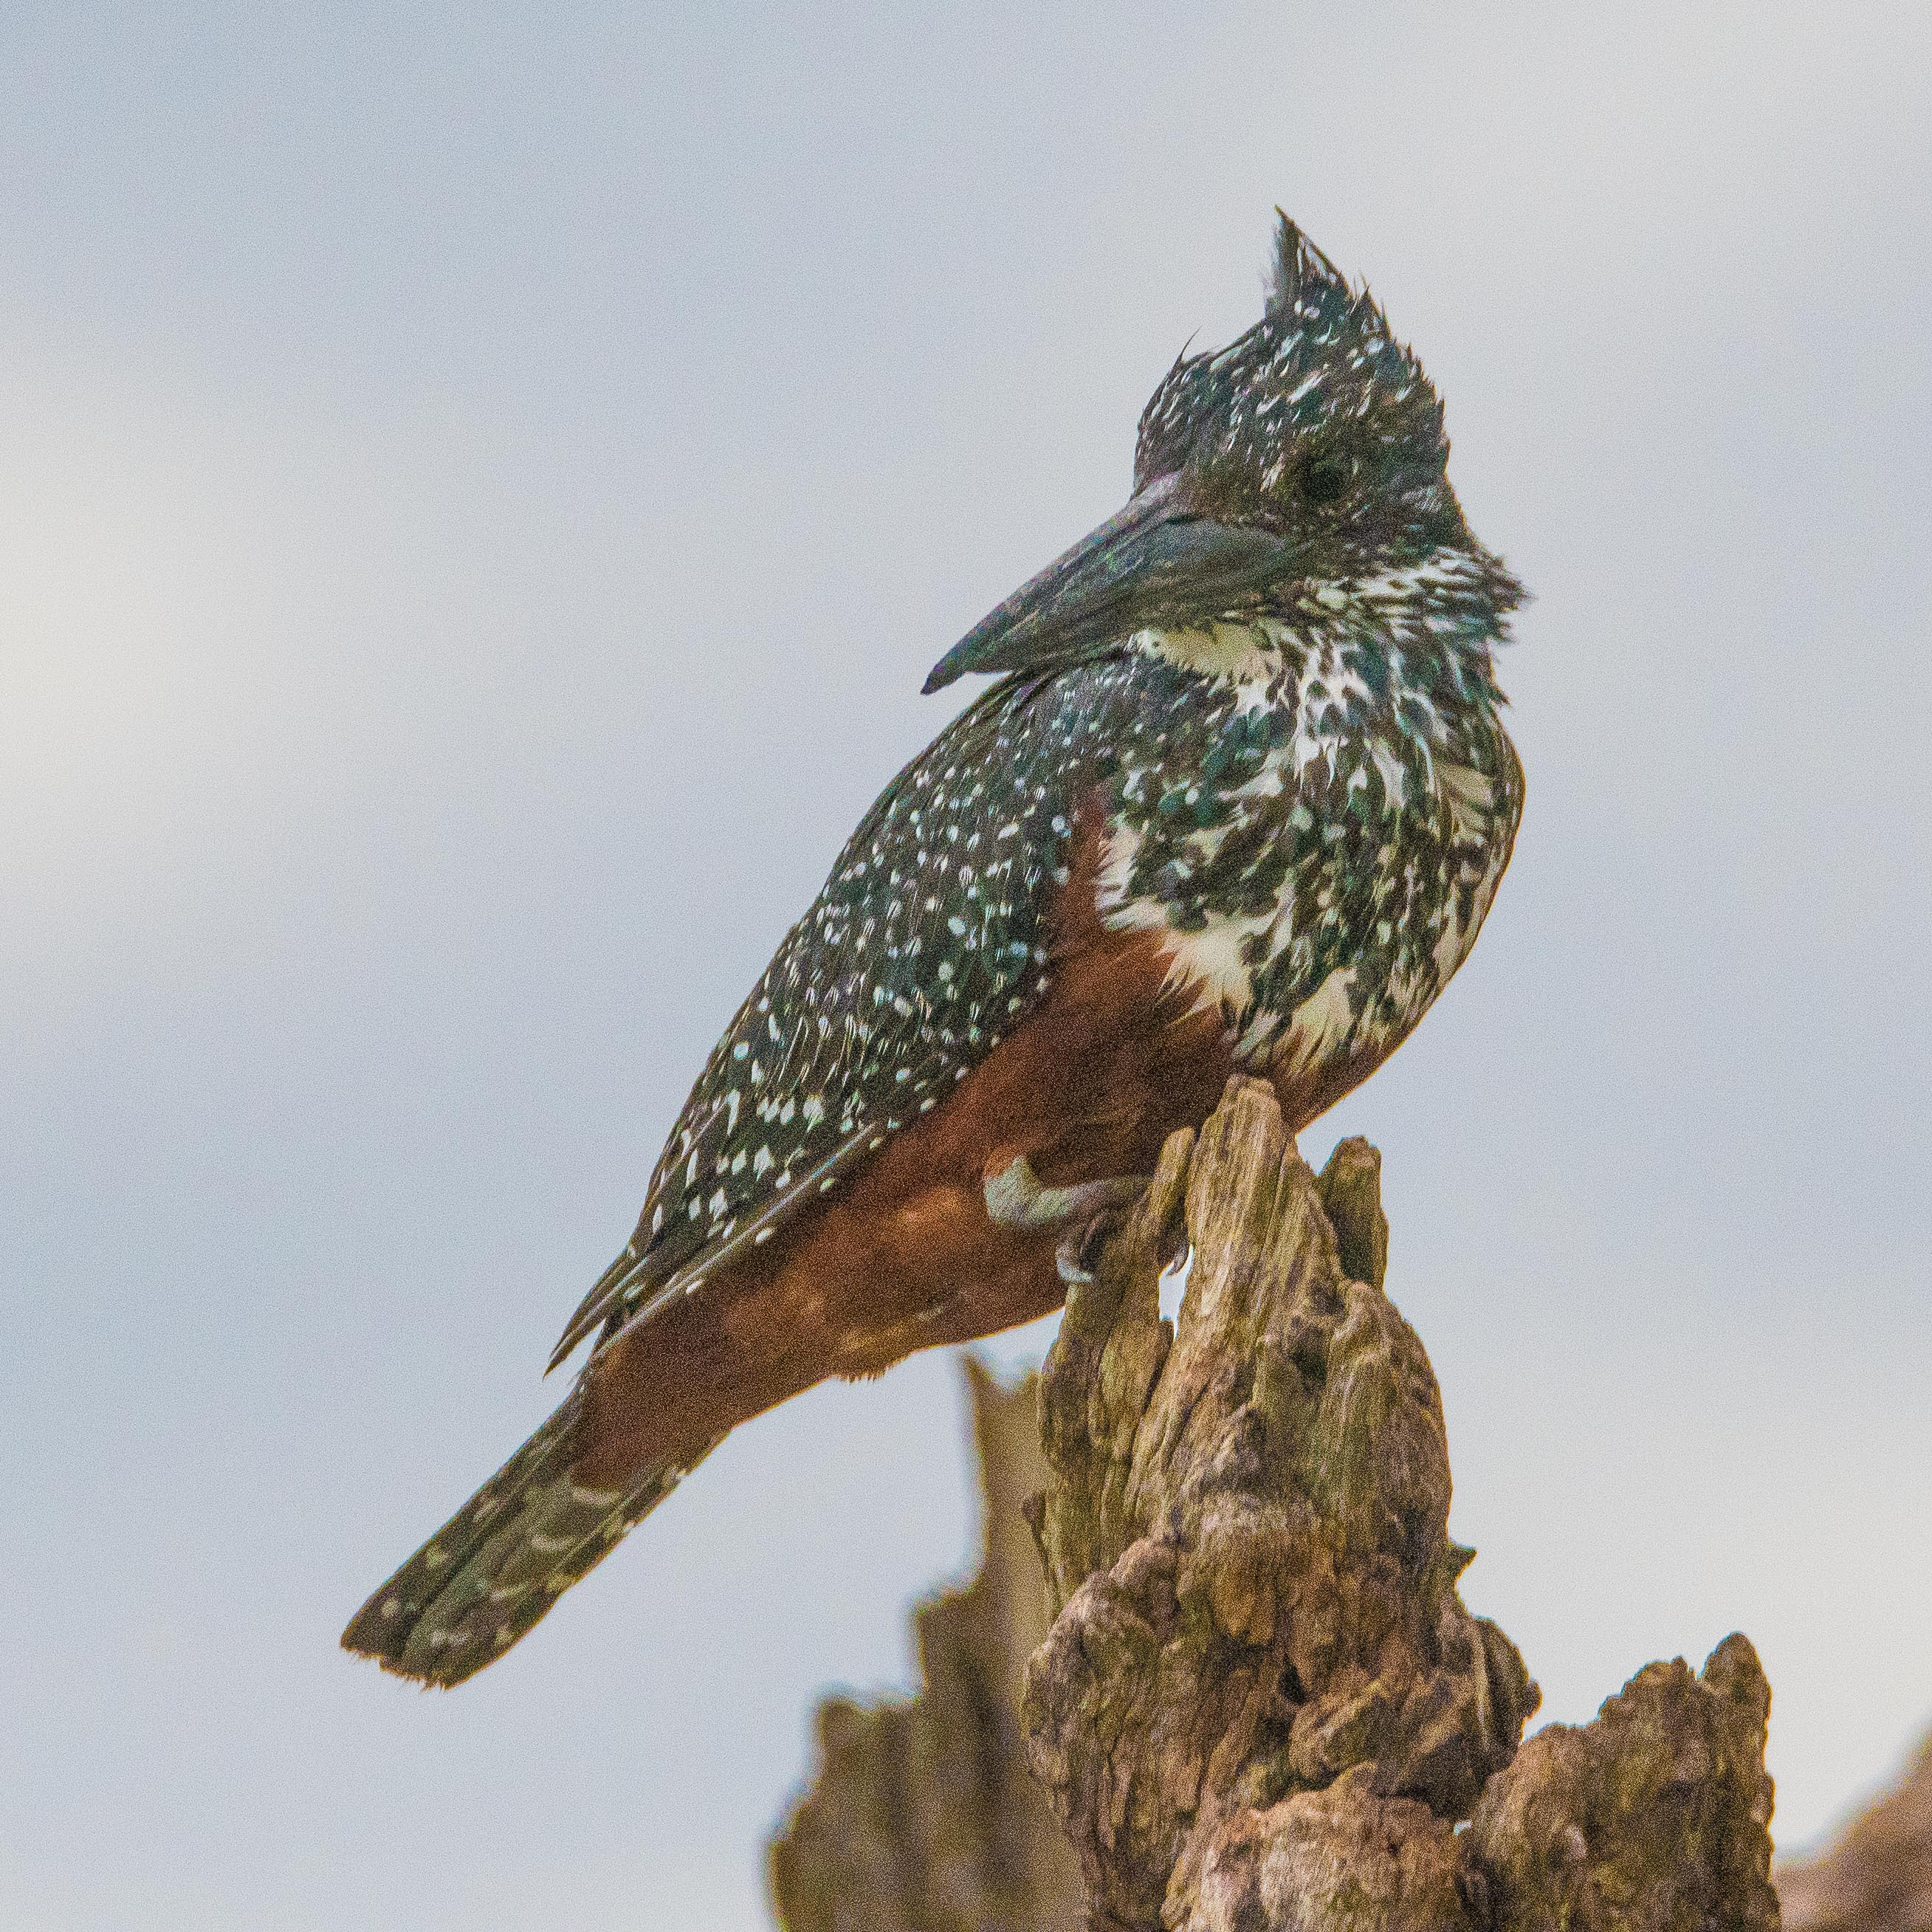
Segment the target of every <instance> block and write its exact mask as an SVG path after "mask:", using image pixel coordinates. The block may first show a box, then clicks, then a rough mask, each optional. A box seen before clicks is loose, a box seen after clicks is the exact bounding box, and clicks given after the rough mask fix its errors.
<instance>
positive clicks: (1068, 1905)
mask: <svg viewBox="0 0 1932 1932" xmlns="http://www.w3.org/2000/svg"><path fill="white" fill-rule="evenodd" d="M1379 1174H1380V1157H1379V1156H1378V1155H1377V1154H1376V1152H1375V1151H1374V1149H1373V1148H1370V1146H1368V1145H1367V1143H1366V1142H1361V1141H1349V1142H1343V1144H1342V1145H1341V1146H1340V1147H1339V1148H1337V1150H1336V1151H1335V1154H1334V1157H1333V1158H1332V1159H1331V1161H1330V1162H1329V1163H1328V1166H1327V1167H1326V1168H1325V1169H1324V1171H1323V1172H1322V1175H1320V1176H1319V1178H1318V1177H1317V1176H1316V1175H1314V1174H1313V1173H1312V1172H1310V1170H1309V1169H1307V1167H1306V1166H1304V1165H1303V1164H1302V1163H1301V1160H1299V1158H1298V1157H1297V1155H1296V1154H1295V1149H1294V1148H1293V1145H1292V1143H1291V1142H1290V1141H1289V1138H1288V1136H1287V1134H1286V1131H1285V1130H1284V1128H1283V1124H1282V1121H1281V1116H1280V1109H1279V1108H1278V1107H1277V1105H1276V1103H1275V1100H1274V1095H1273V1094H1272V1092H1271V1091H1270V1090H1269V1089H1268V1088H1267V1087H1266V1086H1265V1085H1261V1084H1259V1083H1258V1082H1248V1081H1241V1080H1237V1081H1235V1082H1231V1083H1230V1085H1229V1090H1228V1092H1227V1094H1226V1097H1225V1098H1224V1100H1223V1103H1222V1105H1221V1106H1220V1109H1218V1110H1217V1112H1216V1113H1215V1115H1214V1116H1213V1118H1211V1120H1210V1121H1208V1123H1207V1124H1206V1126H1205V1127H1204V1129H1203V1130H1202V1133H1201V1135H1200V1136H1199V1144H1198V1145H1197V1144H1196V1139H1195V1137H1194V1136H1193V1135H1191V1134H1189V1133H1181V1134H1178V1135H1176V1136H1175V1137H1174V1138H1173V1139H1172V1140H1171V1141H1170V1142H1169V1144H1168V1145H1167V1148H1166V1151H1165V1152H1164V1153H1163V1157H1162V1160H1161V1163H1160V1168H1159V1170H1158V1172H1157V1175H1156V1176H1155V1178H1154V1184H1153V1185H1152V1187H1151V1188H1150V1189H1149V1190H1148V1195H1147V1197H1146V1199H1145V1201H1144V1202H1142V1204H1141V1205H1139V1207H1138V1208H1136V1210H1135V1211H1134V1212H1133V1214H1132V1215H1131V1216H1130V1217H1129V1218H1128V1220H1127V1222H1126V1223H1125V1224H1124V1226H1123V1228H1122V1229H1121V1231H1120V1232H1119V1233H1118V1235H1116V1237H1115V1238H1114V1239H1113V1240H1112V1241H1111V1242H1109V1244H1108V1245H1107V1247H1106V1249H1105V1250H1104V1251H1103V1254H1102V1256H1101V1257H1100V1263H1099V1266H1098V1268H1097V1271H1096V1274H1095V1277H1094V1280H1092V1281H1091V1282H1090V1283H1085V1284H1084V1285H1082V1286H1080V1287H1079V1288H1077V1289H1075V1291H1074V1292H1073V1293H1072V1294H1071V1295H1070V1297H1069V1298H1068V1303H1067V1313H1066V1316H1065V1318H1064V1321H1063V1322H1062V1325H1061V1331H1060V1335H1059V1338H1058V1340H1057V1341H1056V1342H1055V1345H1054V1347H1053V1349H1052V1353H1051V1354H1050V1355H1049V1358H1048V1360H1047V1363H1046V1368H1045V1370H1043V1374H1042V1377H1041V1381H1040V1406H1039V1418H1040V1446H1041V1448H1042V1450H1043V1452H1044V1462H1045V1468H1044V1474H1043V1481H1041V1484H1040V1494H1039V1495H1038V1496H1037V1497H1035V1498H1034V1499H1032V1501H1031V1503H1030V1504H1029V1505H1028V1520H1030V1522H1031V1525H1032V1527H1033V1530H1034V1535H1035V1538H1036V1539H1037V1543H1038V1546H1039V1550H1040V1558H1041V1559H1042V1560H1043V1562H1044V1564H1045V1567H1046V1577H1047V1588H1048V1595H1049V1602H1050V1606H1051V1609H1052V1627H1051V1628H1050V1629H1049V1630H1046V1631H1044V1633H1043V1640H1042V1641H1040V1643H1039V1644H1038V1646H1037V1649H1034V1652H1033V1654H1032V1656H1031V1661H1030V1662H1029V1663H1028V1664H1027V1666H1026V1668H1025V1685H1024V1691H1023V1695H1022V1700H1021V1706H1020V1712H1021V1715H1020V1721H1019V1727H1018V1729H1017V1730H1016V1732H1014V1733H1011V1734H1010V1735H1012V1736H1013V1737H1014V1738H1015V1739H1016V1740H1017V1741H1018V1742H1019V1743H1020V1744H1021V1745H1022V1747H1023V1748H1024V1751H1025V1758H1026V1761H1027V1763H1028V1765H1029V1766H1030V1767H1031V1770H1032V1772H1033V1774H1034V1777H1035V1778H1037V1780H1038V1781H1039V1784H1040V1787H1041V1788H1042V1789H1043V1790H1044V1792H1045V1793H1046V1798H1047V1800H1048V1802H1049V1803H1050V1805H1051V1806H1052V1810H1053V1812H1054V1813H1055V1815H1057V1817H1058V1819H1059V1820H1060V1822H1061V1826H1062V1827H1063V1828H1064V1832H1065V1833H1066V1835H1067V1841H1069V1842H1070V1843H1071V1845H1072V1846H1073V1850H1074V1852H1075V1854H1076V1857H1077V1859H1078V1863H1079V1879H1080V1885H1079V1888H1078V1891H1079V1894H1081V1896H1080V1899H1079V1903H1074V1893H1073V1891H1062V1892H1060V1893H1058V1894H1055V1897H1053V1898H1052V1900H1049V1899H1048V1898H1047V1897H1046V1895H1045V1894H1042V1895H1041V1897H1040V1899H1039V1900H1038V1901H1037V1903H1038V1904H1039V1906H1040V1912H1039V1915H1038V1916H1037V1917H1036V1918H1034V1919H1032V1920H1030V1921H1022V1920H1019V1919H1016V1918H1012V1917H1000V1916H997V1915H989V1916H987V1917H985V1918H982V1919H980V1920H975V1921H966V1920H962V1919H960V1918H955V1917H944V1916H940V1915H933V1914H932V1913H930V1912H928V1913H927V1915H923V1916H922V1915H920V1913H921V1912H922V1911H924V1910H925V1909H926V1908H925V1907H924V1906H923V1905H922V1904H920V1903H918V1902H916V1901H911V1900H908V1898H907V1894H905V1893H904V1891H903V1890H901V1892H899V1893H898V1894H893V1895H892V1896H890V1897H888V1896H887V1895H886V1894H873V1893H869V1892H868V1891H866V1889H865V1882H864V1881H863V1879H862V1876H860V1874H859V1867H860V1866H861V1864H862V1863H863V1862H864V1861H863V1860H862V1859H860V1858H847V1859H846V1860H845V1861H844V1863H843V1864H841V1865H840V1866H839V1867H838V1870H840V1872H841V1873H843V1874H844V1875H845V1876H841V1878H840V1879H838V1880H837V1881H836V1882H835V1885H834V1888H838V1887H841V1886H842V1887H844V1890H843V1891H842V1892H841V1904H842V1909H843V1910H844V1913H845V1915H844V1916H843V1917H838V1918H833V1917H828V1916H824V1915H820V1916H819V1917H816V1918H813V1917H808V1916H805V1915H792V1914H793V1907H792V1906H790V1905H787V1904H786V1903H785V1893H784V1887H783V1886H782V1885H781V1887H780V1897H781V1909H782V1910H784V1912H786V1914H787V1915H786V1916H785V1918H784V1923H785V1924H787V1926H789V1927H793V1932H805V1928H807V1927H814V1928H815V1927H819V1926H831V1925H833V1924H838V1925H847V1924H849V1925H851V1926H854V1927H856V1926H859V1925H861V1924H862V1925H865V1926H867V1927H876V1928H880V1932H889V1928H892V1927H905V1928H906V1932H922V1928H924V1927H927V1926H929V1925H932V1926H938V1925H942V1924H943V1925H945V1926H947V1927H952V1926H953V1925H956V1924H965V1923H968V1922H971V1923H974V1924H981V1925H984V1926H988V1927H993V1926H1004V1925H1007V1924H1020V1923H1026V1924H1039V1925H1041V1926H1043V1927H1044V1926H1046V1925H1047V1924H1058V1925H1060V1926H1063V1927H1069V1928H1071V1927H1078V1926H1081V1925H1083V1924H1084V1925H1086V1926H1088V1927H1091V1929H1092V1932H1289V1928H1295V1932H1302V1928H1310V1932H1312V1928H1314V1927H1324V1928H1336V1932H1343V1929H1344V1928H1346V1932H1371V1928H1373V1932H1410V1928H1415V1932H1421V1928H1423V1927H1429V1928H1433V1932H1460V1928H1467V1929H1468V1932H1545V1928H1547V1929H1548V1932H1558V1928H1566V1932H1571V1929H1572V1928H1574V1932H1596V1928H1603V1932H1610V1928H1630V1932H1640V1929H1641V1932H1650V1928H1653V1927H1654V1928H1657V1932H1666V1929H1667V1932H1692V1928H1703V1927H1713V1928H1715V1927H1724V1928H1739V1932H1757V1928H1760V1927H1775V1925H1776V1924H1777V1923H1778V1907H1777V1901H1776V1899H1775V1896H1774V1894H1772V1890H1771V1888H1770V1885H1769V1879H1768V1876H1767V1874H1768V1871H1769V1863H1770V1855H1771V1843H1770V1837H1769V1829H1768V1828H1769V1819H1770V1813H1771V1797H1772V1792H1771V1784H1770V1781H1769V1778H1767V1777H1766V1775H1765V1772H1764V1768H1763V1747H1764V1736H1765V1726H1766V1716H1767V1714H1768V1712H1769V1700H1770V1693H1769V1689H1768V1688H1767V1687H1766V1684H1765V1682H1764V1679H1763V1673H1761V1671H1760V1670H1759V1668H1758V1664H1757V1658H1756V1656H1755V1655H1754V1653H1753V1652H1752V1650H1751V1646H1750V1645H1749V1644H1748V1643H1747V1642H1746V1641H1745V1640H1744V1639H1743V1638H1742V1637H1731V1638H1729V1639H1727V1640H1726V1642H1725V1643H1724V1644H1723V1645H1721V1646H1720V1647H1719V1648H1718V1650H1717V1652H1715V1653H1714V1654H1713V1655H1712V1658H1710V1660H1709V1661H1708V1662H1707V1664H1706V1667H1705V1668H1704V1670H1703V1673H1701V1674H1700V1675H1697V1676H1694V1675H1693V1674H1692V1673H1691V1671H1690V1670H1688V1668H1687V1667H1685V1665H1684V1664H1682V1662H1681V1661H1680V1662H1678V1663H1675V1664H1652V1665H1650V1666H1649V1667H1646V1669H1645V1670H1642V1671H1640V1673H1638V1674H1637V1676H1635V1677H1634V1678H1633V1679H1631V1682H1629V1683H1628V1685H1626V1686H1625V1688H1624V1689H1623V1691H1622V1692H1621V1693H1619V1694H1618V1695H1617V1696H1616V1697H1613V1698H1612V1699H1610V1700H1609V1701H1608V1702H1607V1703H1606V1704H1605V1705H1604V1708H1603V1711H1602V1712H1601V1715H1599V1717H1598V1719H1597V1720H1596V1721H1595V1722H1594V1723H1592V1724H1588V1725H1583V1726H1579V1727H1571V1726H1563V1725H1553V1726H1550V1727H1547V1729H1545V1730H1544V1731H1543V1732H1541V1733H1539V1734H1538V1736H1536V1737H1535V1738H1533V1739H1531V1740H1530V1742H1529V1743H1528V1744H1527V1745H1523V1743H1522V1738H1523V1725H1524V1723H1525V1721H1526V1719H1527V1718H1528V1717H1529V1715H1530V1714H1531V1713H1532V1712H1533V1711H1534V1710H1535V1708H1536V1705H1537V1702H1538V1692H1537V1690H1536V1688H1535V1685H1533V1684H1532V1682H1530V1679H1529V1673H1528V1671H1527V1670H1526V1668H1525V1667H1524V1665H1523V1660H1522V1658H1521V1657H1520V1655H1518V1653H1517V1649H1516V1647H1515V1646H1514V1644H1512V1643H1511V1642H1510V1640H1508V1637H1505V1635H1504V1634H1503V1633H1502V1631H1500V1630H1499V1629H1498V1628H1496V1625H1494V1624H1493V1623H1491V1622H1489V1621H1488V1620H1487V1619H1484V1618H1481V1617H1476V1616H1472V1615H1471V1614H1470V1613H1469V1611H1468V1610H1467V1609H1466V1607H1464V1605H1463V1601H1462V1598H1461V1596H1460V1593H1459V1592H1458V1590H1457V1578H1458V1577H1460V1574H1461V1573H1462V1571H1463V1568H1464V1567H1465V1566H1466V1564H1467V1563H1468V1562H1469V1559H1470V1557H1471V1556H1472V1554H1473V1553H1472V1552H1471V1551H1469V1550H1466V1549H1463V1548H1461V1547H1459V1546H1457V1544H1454V1543H1452V1542H1451V1541H1450V1540H1449V1538H1448V1508H1449V1492H1450V1478H1449V1463H1448V1447H1447V1442H1446V1439H1445V1433H1444V1429H1443V1421H1442V1403H1441V1399H1440V1397H1439V1394H1438V1391H1437V1389H1436V1381H1435V1377H1434V1376H1433V1373H1432V1372H1431V1370H1430V1366H1429V1362H1428V1358H1427V1356H1426V1355H1424V1352H1423V1349H1422V1346H1421V1343H1420V1342H1419V1341H1418V1340H1417V1338H1416V1337H1415V1334H1414V1332H1413V1331H1412V1330H1411V1329H1410V1328H1409V1325H1408V1324H1407V1323H1406V1322H1404V1321H1403V1319H1402V1317H1401V1316H1400V1314H1399V1313H1397V1310H1396V1309H1395V1307H1394V1305H1393V1304H1391V1302H1390V1301H1389V1300H1388V1297H1387V1295H1386V1294H1385V1292H1384V1288H1383V1277H1384V1273H1385V1266H1386V1262H1387V1257H1388V1223H1387V1222H1386V1220H1385V1219H1384V1217H1383V1215H1382V1208H1381V1205H1380V1189H1379ZM1184 1250H1185V1251H1186V1252H1187V1253H1189V1254H1190V1256H1191V1265H1190V1274H1189V1279H1188V1285H1187V1292H1186V1295H1185V1298H1184V1301H1183V1304H1182V1306H1181V1313H1180V1315H1179V1317H1178V1319H1177V1320H1176V1321H1175V1322H1172V1323H1171V1324H1170V1323H1168V1322H1164V1321H1163V1319H1162V1317H1161V1315H1160V1306H1159V1294H1160V1277H1161V1274H1162V1272H1163V1268H1165V1267H1166V1266H1167V1265H1169V1264H1170V1263H1171V1262H1173V1261H1174V1260H1175V1259H1176V1258H1177V1257H1178V1256H1179V1255H1180V1254H1181V1253H1182V1252H1183V1251H1184ZM922 1628H923V1626H922ZM972 1736H973V1738H974V1739H975V1740H977V1741H979V1742H983V1741H984V1740H985V1739H986V1737H987V1736H989V1733H987V1732H986V1730H985V1729H984V1727H982V1728H981V1729H980V1730H978V1731H976V1732H974V1733H972ZM869 1748H870V1747H865V1748H859V1749H857V1750H856V1751H848V1752H847V1753H845V1754H843V1755H842V1756H838V1758H837V1761H836V1762H835V1754H834V1753H833V1752H832V1751H828V1752H827V1756H826V1769H825V1771H824V1772H823V1774H822V1776H821V1782H820V1793H819V1796H818V1798H817V1800H815V1801H812V1802H819V1803H821V1804H823V1805H832V1804H833V1803H834V1802H835V1801H834V1797H833V1793H832V1787H834V1786H835V1785H836V1784H840V1783H841V1781H846V1780H850V1781H852V1784H853V1789H854V1790H871V1791H873V1792H874V1793H877V1792H878V1791H879V1790H880V1788H881V1787H880V1777H879V1774H878V1770H877V1766H876V1765H874V1764H871V1763H866V1762H864V1761H863V1760H865V1757H866V1754H867V1751H868V1749H869ZM935 1748H938V1749H941V1750H942V1751H943V1750H945V1749H948V1748H951V1747H949V1746H947V1745H945V1744H944V1743H943V1742H939V1741H938V1737H937V1734H936V1733H935ZM972 1748H979V1745H978V1743H975V1744H974V1745H973V1746H972ZM915 1809H916V1808H915ZM891 1812H892V1804H891V1802H890V1800H889V1799H888V1800H887V1802H886V1804H885V1805H884V1808H883V1814H882V1813H880V1812H879V1811H874V1812H873V1813H871V1814H868V1815H869V1816H870V1817H871V1823H872V1825H873V1826H874V1827H877V1826H879V1825H880V1823H881V1820H882V1818H883V1823H884V1826H885V1829H886V1836H887V1837H892V1834H893V1833H894V1832H895V1831H897V1830H898V1827H897V1826H895V1824H893V1823H892V1820H891V1818H890V1817H889V1816H888V1815H886V1814H890V1813H891ZM914 1835H915V1836H916V1834H914ZM903 1836H904V1835H903V1834H901V1838H903ZM895 1842H897V1841H895ZM794 1843H796V1828H794ZM791 1855H793V1857H794V1858H796V1857H797V1855H798V1854H797V1852H796V1851H794V1852H793V1853H792V1854H791ZM797 1869H798V1867H796V1866H795V1867H794V1871H795V1872H796V1870H797ZM824 1869H825V1870H826V1871H827V1872H829V1871H830V1870H831V1869H832V1867H831V1866H830V1865H829V1864H827V1865H826V1866H825V1867H824ZM828 1882H830V1881H828ZM1001 1909H1006V1910H1008V1911H1010V1910H1011V1909H1012V1907H1011V1906H1010V1903H1009V1904H1007V1905H1005V1906H1003V1907H1002V1908H1001Z"/></svg>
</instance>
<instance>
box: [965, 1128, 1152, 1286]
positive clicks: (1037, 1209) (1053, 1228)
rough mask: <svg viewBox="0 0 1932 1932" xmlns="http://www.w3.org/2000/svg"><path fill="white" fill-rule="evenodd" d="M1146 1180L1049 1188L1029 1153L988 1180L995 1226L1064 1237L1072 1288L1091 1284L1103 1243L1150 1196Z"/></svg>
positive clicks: (1061, 1263)
mask: <svg viewBox="0 0 1932 1932" xmlns="http://www.w3.org/2000/svg"><path fill="white" fill-rule="evenodd" d="M1146 1191H1147V1179H1146V1177H1145V1175H1120V1176H1118V1177H1116V1178H1112V1179H1109V1180H1106V1181H1076V1183H1074V1184H1073V1186H1072V1187H1046V1186H1044V1185H1043V1184H1042V1182H1041V1181H1040V1176H1039V1175H1037V1174H1036V1173H1034V1171H1033V1163H1032V1162H1031V1161H1030V1160H1028V1159H1027V1157H1026V1156H1025V1154H1016V1155H1014V1157H1013V1159H1012V1160H1010V1161H1008V1162H1007V1164H1006V1165H1005V1166H1004V1167H1002V1168H1001V1169H998V1172H989V1173H988V1174H987V1175H986V1214H987V1218H988V1219H989V1220H991V1221H992V1223H994V1224H995V1226H998V1227H1001V1228H1013V1229H1018V1230H1019V1231H1020V1232H1022V1233H1026V1234H1043V1235H1044V1234H1058V1235H1059V1236H1060V1246H1059V1247H1058V1250H1056V1252H1055V1257H1054V1259H1055V1265H1057V1266H1058V1268H1059V1271H1060V1278H1061V1280H1062V1281H1064V1282H1066V1283H1068V1284H1070V1285H1074V1284H1077V1283H1082V1282H1088V1281H1091V1280H1093V1279H1094V1262H1096V1261H1097V1259H1099V1256H1100V1248H1101V1246H1102V1244H1103V1243H1104V1242H1105V1241H1106V1238H1107V1237H1108V1235H1110V1234H1112V1232H1113V1231H1114V1229H1115V1226H1116V1225H1117V1224H1118V1221H1119V1219H1120V1216H1121V1211H1122V1210H1124V1209H1125V1208H1129V1207H1131V1206H1132V1205H1133V1203H1134V1202H1136V1201H1138V1200H1139V1199H1140V1197H1141V1196H1142V1195H1143V1194H1144V1193H1146Z"/></svg>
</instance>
